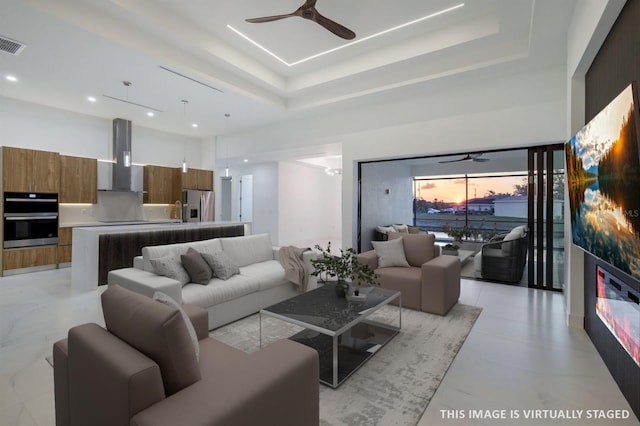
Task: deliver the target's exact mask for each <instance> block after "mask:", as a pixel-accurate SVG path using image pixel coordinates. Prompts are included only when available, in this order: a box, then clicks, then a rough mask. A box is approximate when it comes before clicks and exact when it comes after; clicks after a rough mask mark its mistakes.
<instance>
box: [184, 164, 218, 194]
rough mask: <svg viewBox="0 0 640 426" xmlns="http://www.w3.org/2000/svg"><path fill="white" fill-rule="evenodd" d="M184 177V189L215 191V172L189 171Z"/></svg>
mask: <svg viewBox="0 0 640 426" xmlns="http://www.w3.org/2000/svg"><path fill="white" fill-rule="evenodd" d="M180 174H181V175H182V189H198V190H201V191H213V171H211V170H202V169H187V173H180Z"/></svg>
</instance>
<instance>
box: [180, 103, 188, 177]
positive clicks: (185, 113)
mask: <svg viewBox="0 0 640 426" xmlns="http://www.w3.org/2000/svg"><path fill="white" fill-rule="evenodd" d="M181 102H182V106H183V110H184V123H185V125H186V123H187V104H188V103H189V101H188V100H186V99H183V100H182V101H181ZM182 173H187V142H186V141H185V142H184V155H183V157H182Z"/></svg>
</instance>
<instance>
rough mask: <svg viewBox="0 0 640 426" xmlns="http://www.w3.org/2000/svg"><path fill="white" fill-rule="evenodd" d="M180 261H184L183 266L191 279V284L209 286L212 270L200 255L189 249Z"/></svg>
mask: <svg viewBox="0 0 640 426" xmlns="http://www.w3.org/2000/svg"><path fill="white" fill-rule="evenodd" d="M180 260H181V261H182V266H183V267H184V269H186V270H187V273H188V274H189V276H190V277H191V282H194V283H197V284H205V285H206V284H209V280H210V279H211V275H212V272H211V268H210V267H209V265H208V264H207V262H206V261H205V260H204V259H203V258H202V256H201V255H200V253H198V252H197V251H196V250H194V249H193V248H191V247H189V250H187V253H186V254H183V255H181V256H180Z"/></svg>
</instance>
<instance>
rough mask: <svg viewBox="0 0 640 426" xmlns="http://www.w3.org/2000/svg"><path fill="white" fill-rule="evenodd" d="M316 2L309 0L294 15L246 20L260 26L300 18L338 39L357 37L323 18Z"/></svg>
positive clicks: (346, 29) (348, 30) (345, 28)
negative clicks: (323, 28) (265, 23)
mask: <svg viewBox="0 0 640 426" xmlns="http://www.w3.org/2000/svg"><path fill="white" fill-rule="evenodd" d="M316 1H317V0H307V1H306V2H305V3H304V4H303V5H302V6H300V7H299V8H298V9H296V10H295V11H294V12H292V13H288V14H286V15H274V16H264V17H262V18H251V19H246V21H247V22H251V23H254V24H260V23H263V22H271V21H277V20H280V19H285V18H290V17H292V16H299V17H300V18H304V19H309V20H310V21H313V22H315V23H316V24H320V25H322V26H323V27H325V28H326V29H327V30H329V31H331V32H332V33H334V34H335V35H337V36H338V37H342V38H344V39H346V40H352V39H354V38H355V37H356V33H354V32H353V31H351V30H350V29H349V28H347V27H344V26H342V25H340V24H338V23H337V22H335V21H332V20H331V19H329V18H327V17H325V16H323V15H321V14H320V12H318V10H317V9H316Z"/></svg>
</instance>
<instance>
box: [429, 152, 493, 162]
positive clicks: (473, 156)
mask: <svg viewBox="0 0 640 426" xmlns="http://www.w3.org/2000/svg"><path fill="white" fill-rule="evenodd" d="M481 156H482V153H481V152H479V153H477V154H467V155H465V156H464V157H462V158H458V159H456V160H445V161H438V163H442V164H444V163H457V162H459V161H475V162H476V163H484V162H485V161H489V160H490V159H489V158H480V157H481Z"/></svg>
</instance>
